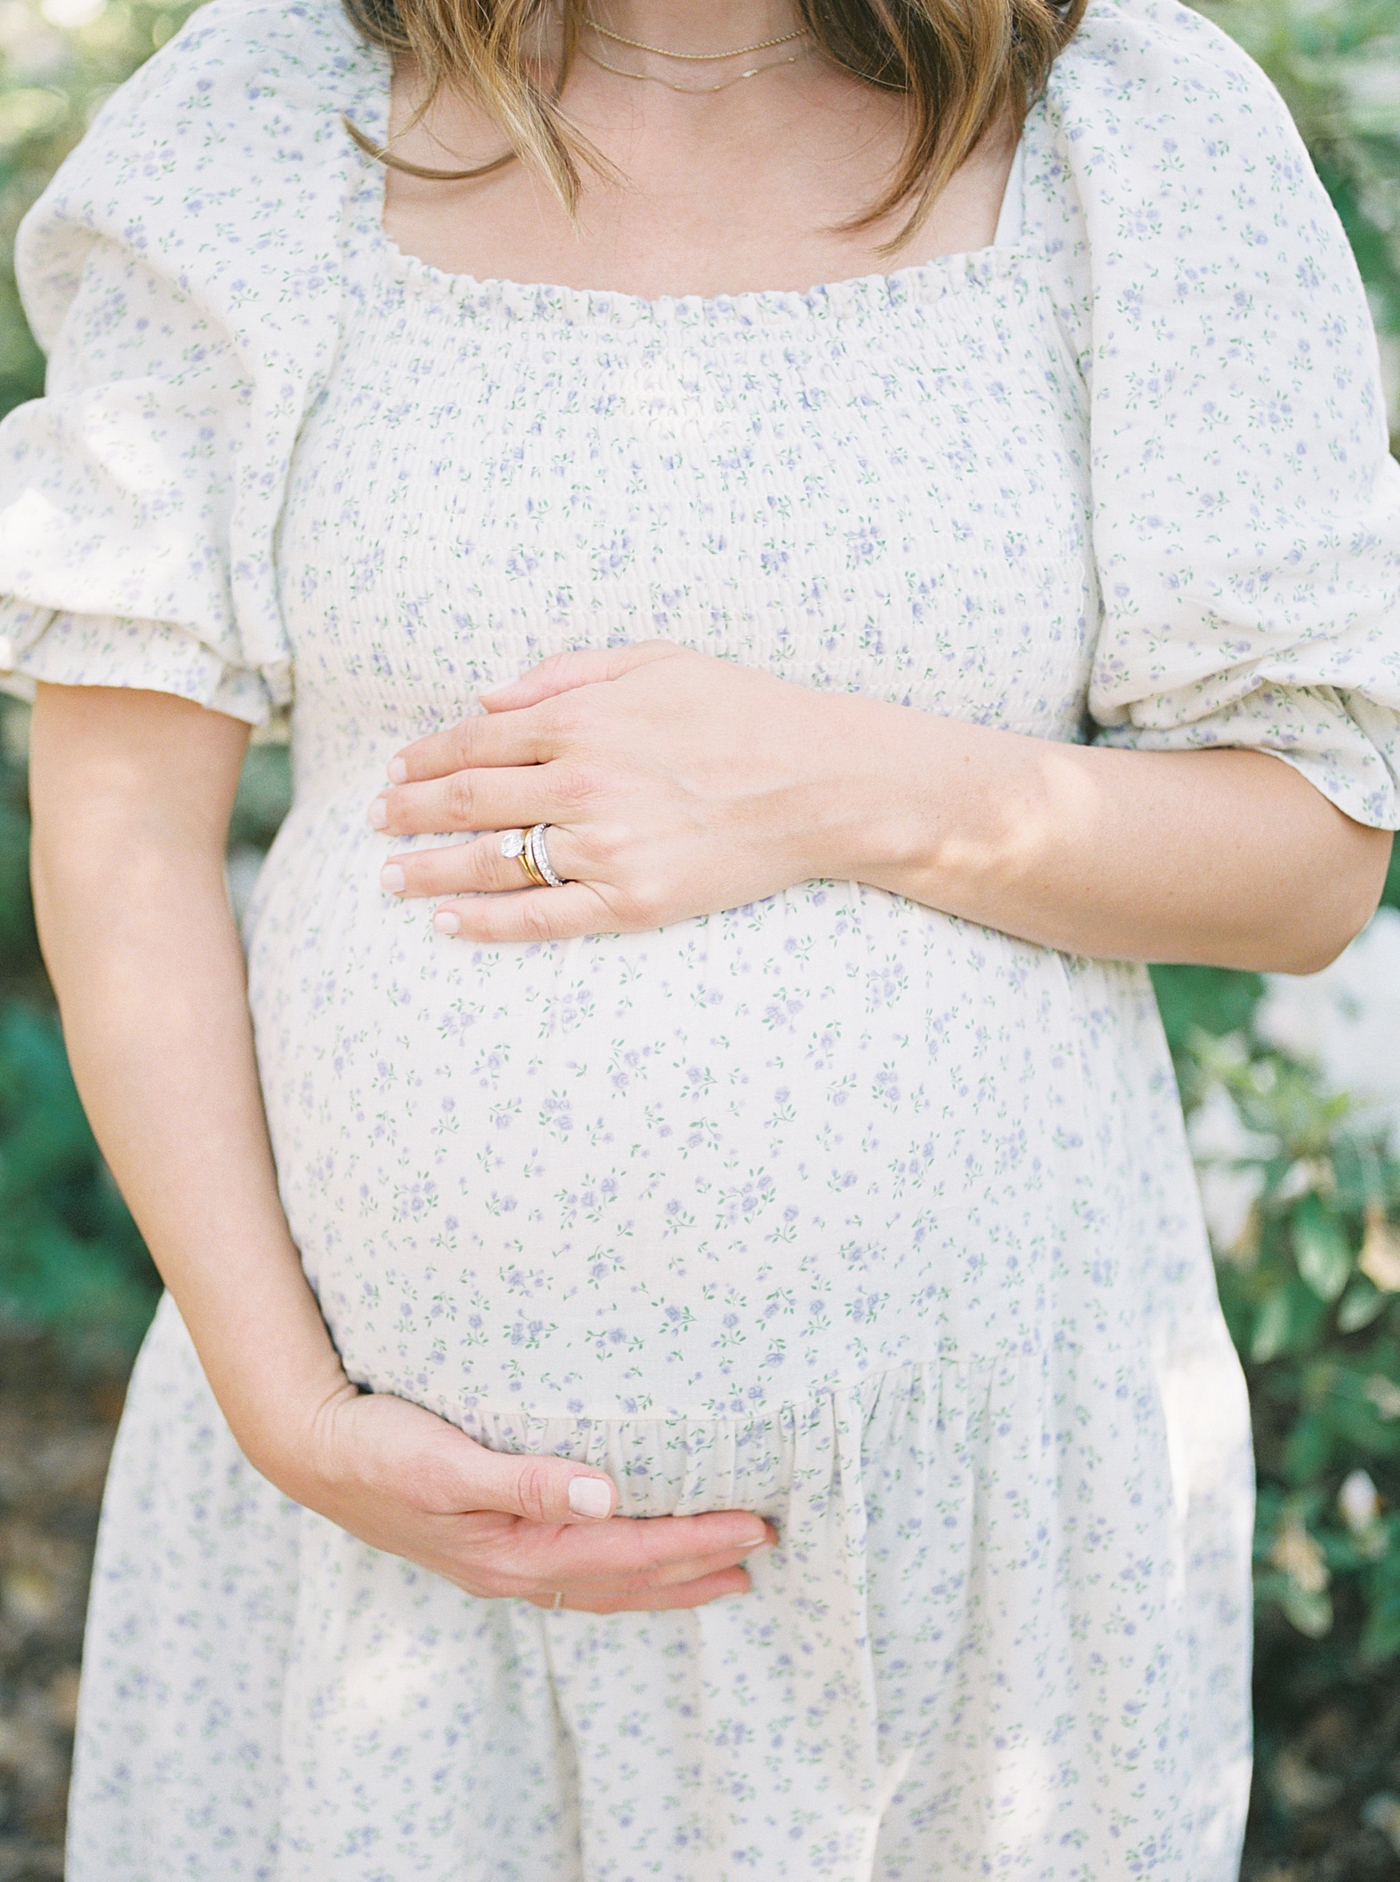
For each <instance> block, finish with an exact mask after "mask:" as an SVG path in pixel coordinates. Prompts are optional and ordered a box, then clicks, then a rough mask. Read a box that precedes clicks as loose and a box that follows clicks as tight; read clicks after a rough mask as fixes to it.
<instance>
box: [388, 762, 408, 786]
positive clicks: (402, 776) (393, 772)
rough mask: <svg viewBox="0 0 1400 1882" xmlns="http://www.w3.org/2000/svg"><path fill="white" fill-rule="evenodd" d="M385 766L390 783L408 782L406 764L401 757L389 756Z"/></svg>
mask: <svg viewBox="0 0 1400 1882" xmlns="http://www.w3.org/2000/svg"><path fill="white" fill-rule="evenodd" d="M387 768H388V772H389V782H390V784H407V783H408V766H407V765H406V764H405V763H404V761H403V759H402V758H391V759H390V760H389V764H388V767H387Z"/></svg>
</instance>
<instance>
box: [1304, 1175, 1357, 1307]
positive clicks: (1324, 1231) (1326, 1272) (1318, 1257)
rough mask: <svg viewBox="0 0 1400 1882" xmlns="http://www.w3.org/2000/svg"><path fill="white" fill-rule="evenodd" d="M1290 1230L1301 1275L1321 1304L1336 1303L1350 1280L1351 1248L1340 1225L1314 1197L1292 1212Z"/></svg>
mask: <svg viewBox="0 0 1400 1882" xmlns="http://www.w3.org/2000/svg"><path fill="white" fill-rule="evenodd" d="M1289 1229H1290V1233H1291V1235H1292V1239H1293V1254H1294V1259H1295V1260H1296V1261H1297V1263H1298V1272H1299V1274H1301V1275H1302V1277H1303V1279H1304V1280H1305V1281H1306V1282H1307V1284H1308V1286H1309V1287H1310V1288H1311V1289H1312V1291H1313V1293H1314V1294H1316V1295H1317V1297H1318V1299H1319V1300H1327V1301H1332V1300H1335V1299H1336V1298H1337V1296H1338V1295H1339V1294H1340V1293H1341V1291H1342V1289H1343V1288H1344V1287H1345V1286H1346V1284H1347V1282H1348V1280H1349V1279H1350V1278H1351V1259H1352V1257H1351V1247H1350V1245H1349V1243H1348V1241H1347V1237H1346V1232H1345V1230H1344V1229H1343V1228H1342V1225H1341V1223H1340V1222H1339V1221H1338V1220H1337V1218H1336V1217H1335V1216H1334V1215H1333V1214H1332V1213H1331V1211H1330V1210H1329V1209H1328V1208H1327V1206H1326V1204H1325V1203H1324V1202H1323V1200H1322V1198H1321V1197H1320V1196H1318V1195H1316V1194H1313V1195H1310V1196H1304V1198H1303V1199H1302V1201H1301V1202H1300V1203H1299V1204H1298V1206H1297V1208H1296V1209H1295V1210H1294V1211H1293V1218H1292V1221H1291V1222H1290V1224H1289Z"/></svg>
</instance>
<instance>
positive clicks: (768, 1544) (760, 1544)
mask: <svg viewBox="0 0 1400 1882" xmlns="http://www.w3.org/2000/svg"><path fill="white" fill-rule="evenodd" d="M777 1546H778V1545H777V1543H776V1542H774V1540H773V1538H772V1537H771V1536H760V1538H759V1539H758V1541H757V1542H746V1543H745V1544H744V1547H745V1548H746V1549H747V1550H748V1552H749V1554H750V1555H757V1554H758V1552H759V1550H760V1549H776V1548H777Z"/></svg>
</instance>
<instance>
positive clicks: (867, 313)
mask: <svg viewBox="0 0 1400 1882" xmlns="http://www.w3.org/2000/svg"><path fill="white" fill-rule="evenodd" d="M381 260H382V262H383V266H382V267H381V268H380V269H379V271H378V272H377V274H376V276H375V279H374V284H373V287H372V290H371V291H370V292H369V293H368V295H367V297H366V300H365V303H364V305H363V308H362V310H361V312H360V314H359V316H358V317H357V319H356V320H355V322H354V323H353V324H352V327H351V329H350V331H349V333H348V335H347V340H346V344H345V347H344V350H343V352H342V355H341V358H340V361H339V363H338V366H337V370H336V372H335V374H334V376H333V378H332V380H331V383H330V384H329V386H328V387H327V389H326V392H325V394H324V396H323V398H322V400H321V402H320V404H319V406H318V408H317V410H316V411H315V413H314V414H313V416H312V419H311V421H310V423H309V425H308V427H307V428H306V431H305V433H304V435H303V439H302V442H301V447H300V451H299V454H298V459H297V463H296V466H295V472H294V476H293V479H292V485H291V491H290V498H289V506H288V511H287V515H286V519H285V523H284V529H283V535H282V545H281V563H280V574H281V580H282V584H283V590H284V603H285V612H286V618H287V622H288V627H289V630H290V632H291V634H292V638H293V642H294V652H295V657H296V661H297V666H298V696H299V699H301V700H303V701H304V700H305V699H306V698H307V695H308V689H309V688H310V689H315V688H318V687H319V688H322V689H329V691H330V692H332V693H333V692H335V691H336V689H339V690H340V691H341V692H342V693H349V694H351V695H354V696H356V697H362V696H363V695H364V694H365V693H370V694H375V695H379V696H383V695H392V696H394V697H395V699H396V701H397V703H398V704H399V705H401V706H408V705H410V704H416V705H417V706H418V707H420V708H422V709H423V710H425V711H427V712H428V713H430V714H431V713H432V712H433V711H435V710H437V709H438V707H439V703H440V709H441V710H442V711H444V712H447V711H453V710H459V709H460V704H461V699H462V694H463V692H464V691H465V690H467V689H469V688H470V687H471V686H472V685H474V684H477V683H484V682H485V681H486V680H488V679H495V678H498V677H504V676H505V675H507V674H510V673H514V672H517V671H519V670H520V669H521V668H522V667H524V666H526V665H529V664H531V663H532V662H533V661H535V660H537V659H540V658H543V657H544V656H546V655H547V654H549V653H551V652H554V651H556V650H558V649H560V648H565V647H573V646H580V645H589V644H600V643H602V644H607V643H617V642H623V641H633V640H639V639H647V638H651V637H656V636H660V637H665V638H668V639H672V640H676V641H679V642H682V643H684V644H687V645H690V646H694V647H696V648H699V649H701V650H703V651H705V652H709V653H713V654H717V655H720V656H722V657H728V658H732V659H736V660H740V661H744V662H747V663H750V664H755V665H761V666H764V667H766V668H768V669H769V670H771V671H775V672H778V673H781V674H782V675H784V676H785V677H788V678H791V679H793V680H796V681H798V682H800V683H803V684H808V685H818V686H832V687H841V688H848V689H851V690H857V691H862V692H870V693H872V694H874V695H877V696H880V697H886V698H890V699H894V700H898V701H900V702H903V703H908V704H911V705H916V706H919V707H921V708H924V709H926V710H931V711H940V712H947V713H951V714H955V715H956V716H960V717H971V718H978V719H981V720H984V721H986V722H989V723H996V724H1001V725H1005V726H1007V727H1009V728H1011V729H1016V730H1024V731H1032V732H1038V733H1040V734H1042V735H1044V736H1052V737H1068V736H1073V733H1074V729H1075V727H1076V726H1077V723H1078V720H1079V715H1080V712H1081V710H1082V700H1083V691H1084V685H1085V679H1086V674H1087V666H1088V659H1089V654H1090V651H1091V641H1092V632H1093V629H1094V628H1095V627H1096V625H1097V596H1096V592H1095V588H1094V577H1093V568H1092V558H1091V555H1090V550H1089V529H1088V481H1087V450H1086V440H1085V415H1084V409H1083V402H1082V387H1081V386H1080V383H1079V381H1078V378H1077V375H1076V374H1075V372H1074V369H1073V365H1072V363H1071V362H1070V361H1069V359H1068V357H1067V355H1066V354H1065V352H1064V349H1063V345H1062V343H1061V342H1060V340H1059V338H1058V335H1057V331H1056V328H1055V322H1054V317H1053V312H1052V310H1051V308H1050V303H1049V297H1048V295H1047V294H1046V293H1045V292H1044V291H1043V287H1042V284H1041V283H1040V281H1039V279H1038V277H1037V275H1036V273H1035V264H1034V263H1033V262H1030V261H1027V260H1026V258H1025V257H1018V256H1017V255H1016V254H1015V253H1014V251H1006V250H993V251H987V252H984V253H983V254H981V255H979V256H975V257H954V258H949V259H948V260H947V261H945V262H942V263H935V264H932V265H930V266H928V267H925V268H920V269H913V270H909V271H908V272H907V273H905V274H904V275H898V276H893V277H889V278H881V277H871V278H869V279H866V280H862V281H856V282H849V283H844V284H842V285H840V286H839V287H836V288H831V289H825V290H817V291H816V292H814V293H810V294H803V295H798V294H772V293H768V294H756V295H747V296H738V297H734V298H733V299H723V300H715V301H703V300H698V299H695V300H682V301H669V302H668V301H660V302H641V301H636V300H634V299H632V298H631V297H628V296H620V295H609V294H598V295H593V294H589V293H587V292H585V291H581V290H571V289H549V290H535V289H523V288H516V287H511V286H509V285H507V284H500V283H494V284H478V283H475V282H472V281H469V280H466V279H465V278H462V277H449V276H444V275H441V274H438V273H436V272H435V271H433V270H431V269H429V268H426V267H424V266H422V265H421V264H417V263H412V262H404V261H402V260H401V259H398V258H394V257H392V256H391V255H389V254H387V253H386V254H385V255H384V256H383V257H381ZM386 703H387V702H386Z"/></svg>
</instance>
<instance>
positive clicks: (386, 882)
mask: <svg viewBox="0 0 1400 1882" xmlns="http://www.w3.org/2000/svg"><path fill="white" fill-rule="evenodd" d="M407 881H408V877H407V876H406V875H405V874H404V872H403V871H402V869H400V868H399V866H398V864H397V863H385V865H384V867H383V868H382V869H381V870H380V872H379V886H380V888H381V889H383V890H384V892H385V893H386V894H387V895H401V894H402V893H403V889H404V884H405V883H406V882H407Z"/></svg>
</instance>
